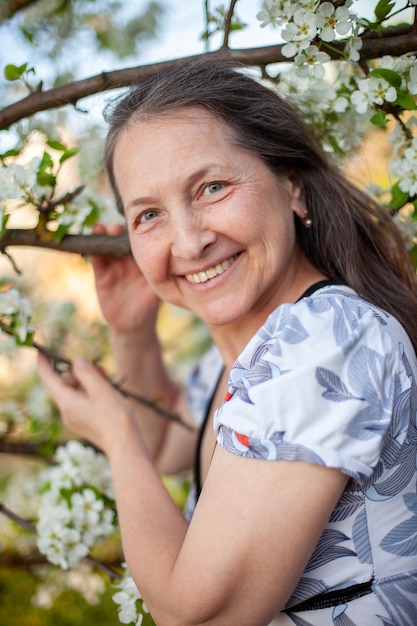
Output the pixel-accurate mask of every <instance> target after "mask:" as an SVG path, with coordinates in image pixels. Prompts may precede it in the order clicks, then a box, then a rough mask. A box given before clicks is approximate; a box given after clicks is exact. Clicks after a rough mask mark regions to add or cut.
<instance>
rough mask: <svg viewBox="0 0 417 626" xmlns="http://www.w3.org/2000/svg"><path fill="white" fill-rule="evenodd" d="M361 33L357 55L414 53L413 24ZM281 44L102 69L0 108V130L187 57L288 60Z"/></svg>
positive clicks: (340, 44)
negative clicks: (385, 31) (387, 32)
mask: <svg viewBox="0 0 417 626" xmlns="http://www.w3.org/2000/svg"><path fill="white" fill-rule="evenodd" d="M368 34H369V33H368V32H367V33H365V34H364V35H363V36H362V40H363V46H362V49H361V57H362V58H366V59H373V58H378V57H380V56H382V55H383V54H389V55H391V56H400V55H402V54H406V53H407V52H414V51H415V50H416V49H417V34H416V33H415V32H414V31H413V26H411V25H410V26H406V27H398V28H397V29H395V28H393V29H390V33H389V36H386V35H385V33H384V32H383V33H382V35H381V36H379V34H378V35H375V33H371V36H369V37H367V36H366V35H368ZM283 45H284V44H279V45H275V46H261V47H258V48H241V49H234V50H233V49H230V48H227V49H224V48H220V49H219V50H215V51H213V52H205V53H203V54H197V55H192V56H189V57H183V58H180V59H174V60H170V61H163V62H159V63H154V64H150V65H141V66H137V67H129V68H124V69H121V70H115V71H112V72H102V73H101V74H97V75H95V76H91V77H89V78H85V79H82V80H78V81H75V82H73V83H68V84H66V85H62V86H60V87H54V88H52V89H49V90H46V91H41V92H37V93H33V94H30V95H28V96H26V97H25V98H23V99H22V100H19V101H17V102H15V103H13V104H11V105H9V106H7V107H5V108H4V109H1V110H0V129H6V128H9V127H10V126H11V125H12V124H14V123H15V122H17V121H19V120H21V119H23V118H25V117H29V116H31V115H33V114H34V113H37V112H38V111H46V110H48V109H56V108H59V107H63V106H65V105H67V104H73V105H76V103H77V102H78V100H80V99H81V98H86V97H88V96H91V95H93V94H96V93H101V92H103V91H109V90H111V89H116V88H119V87H128V86H129V85H132V84H136V83H137V82H138V81H140V80H141V79H143V78H145V77H146V76H149V75H151V74H154V73H155V72H158V71H160V70H162V69H164V68H167V69H169V68H171V67H175V66H179V65H181V64H183V63H184V62H187V61H191V60H203V59H204V60H205V61H207V63H210V62H213V63H222V62H226V63H227V64H228V65H230V63H235V64H236V65H247V66H252V67H253V66H261V65H268V64H270V63H288V58H287V57H284V55H283V54H282V48H283ZM333 47H334V48H335V52H332V51H330V52H329V55H330V57H331V58H337V59H338V58H340V54H341V52H342V51H343V50H344V47H345V42H344V41H343V40H342V41H337V42H334V44H333Z"/></svg>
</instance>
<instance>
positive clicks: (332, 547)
mask: <svg viewBox="0 0 417 626" xmlns="http://www.w3.org/2000/svg"><path fill="white" fill-rule="evenodd" d="M348 539H349V537H347V536H346V535H344V534H343V533H341V532H340V531H338V530H333V529H331V528H328V529H325V530H324V532H323V534H322V536H321V537H320V541H319V543H318V545H317V547H316V549H315V550H314V552H313V555H312V557H311V559H310V560H309V562H308V564H307V567H306V568H305V570H304V571H306V572H311V570H313V569H316V568H317V567H321V566H322V565H325V564H326V563H330V562H331V561H334V560H335V559H340V558H341V557H344V556H356V552H353V550H350V549H349V548H344V547H342V546H338V545H337V544H338V543H342V542H343V541H347V540H348Z"/></svg>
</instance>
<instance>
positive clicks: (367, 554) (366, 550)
mask: <svg viewBox="0 0 417 626" xmlns="http://www.w3.org/2000/svg"><path fill="white" fill-rule="evenodd" d="M352 540H353V544H354V546H355V550H356V553H357V555H358V559H359V561H360V562H361V563H372V550H371V544H370V542H369V533H368V523H367V518H366V509H365V508H363V509H362V510H361V511H360V512H359V514H358V515H357V516H356V518H355V521H354V522H353V527H352Z"/></svg>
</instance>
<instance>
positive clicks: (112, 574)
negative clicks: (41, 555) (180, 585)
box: [0, 502, 123, 580]
mask: <svg viewBox="0 0 417 626" xmlns="http://www.w3.org/2000/svg"><path fill="white" fill-rule="evenodd" d="M0 513H2V514H3V515H4V516H5V517H7V518H8V519H10V520H12V521H13V522H16V524H18V525H19V526H21V527H22V528H24V529H25V530H28V531H29V532H31V533H36V526H35V525H34V524H32V522H30V521H29V520H26V519H24V518H23V517H21V516H20V515H17V514H16V513H13V511H11V510H10V509H9V508H8V507H7V506H6V505H5V504H3V503H2V502H0ZM82 560H83V561H84V562H85V563H89V564H90V565H92V566H93V567H97V568H98V569H101V570H102V571H103V572H105V573H106V574H107V575H108V576H109V578H111V579H112V580H121V579H122V578H123V576H122V574H120V572H118V571H117V570H115V569H113V567H110V565H108V564H107V563H103V562H102V561H98V560H97V559H95V558H94V557H92V556H86V557H84V558H83V559H82ZM41 562H42V563H45V564H47V563H48V564H49V565H50V563H49V561H47V560H42V561H41ZM117 565H119V564H117ZM8 566H9V565H8Z"/></svg>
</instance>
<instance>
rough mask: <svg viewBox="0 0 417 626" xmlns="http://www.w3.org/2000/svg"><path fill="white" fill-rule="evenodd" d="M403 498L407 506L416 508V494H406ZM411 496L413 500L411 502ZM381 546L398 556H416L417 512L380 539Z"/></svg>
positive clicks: (412, 508)
mask: <svg viewBox="0 0 417 626" xmlns="http://www.w3.org/2000/svg"><path fill="white" fill-rule="evenodd" d="M407 495H408V497H407V499H406V498H404V500H405V503H406V505H407V507H408V508H409V509H410V507H411V510H412V512H414V510H415V509H416V508H417V495H415V494H407ZM412 496H414V501H413V502H411V499H412ZM380 545H381V548H382V549H383V550H386V551H387V552H390V553H392V554H397V555H398V556H413V555H414V556H417V513H414V515H413V516H412V517H410V518H409V519H407V520H405V521H404V522H401V523H400V524H398V525H397V526H394V528H393V529H392V530H390V532H389V533H387V534H386V535H385V537H384V539H383V540H382V541H381V544H380Z"/></svg>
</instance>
